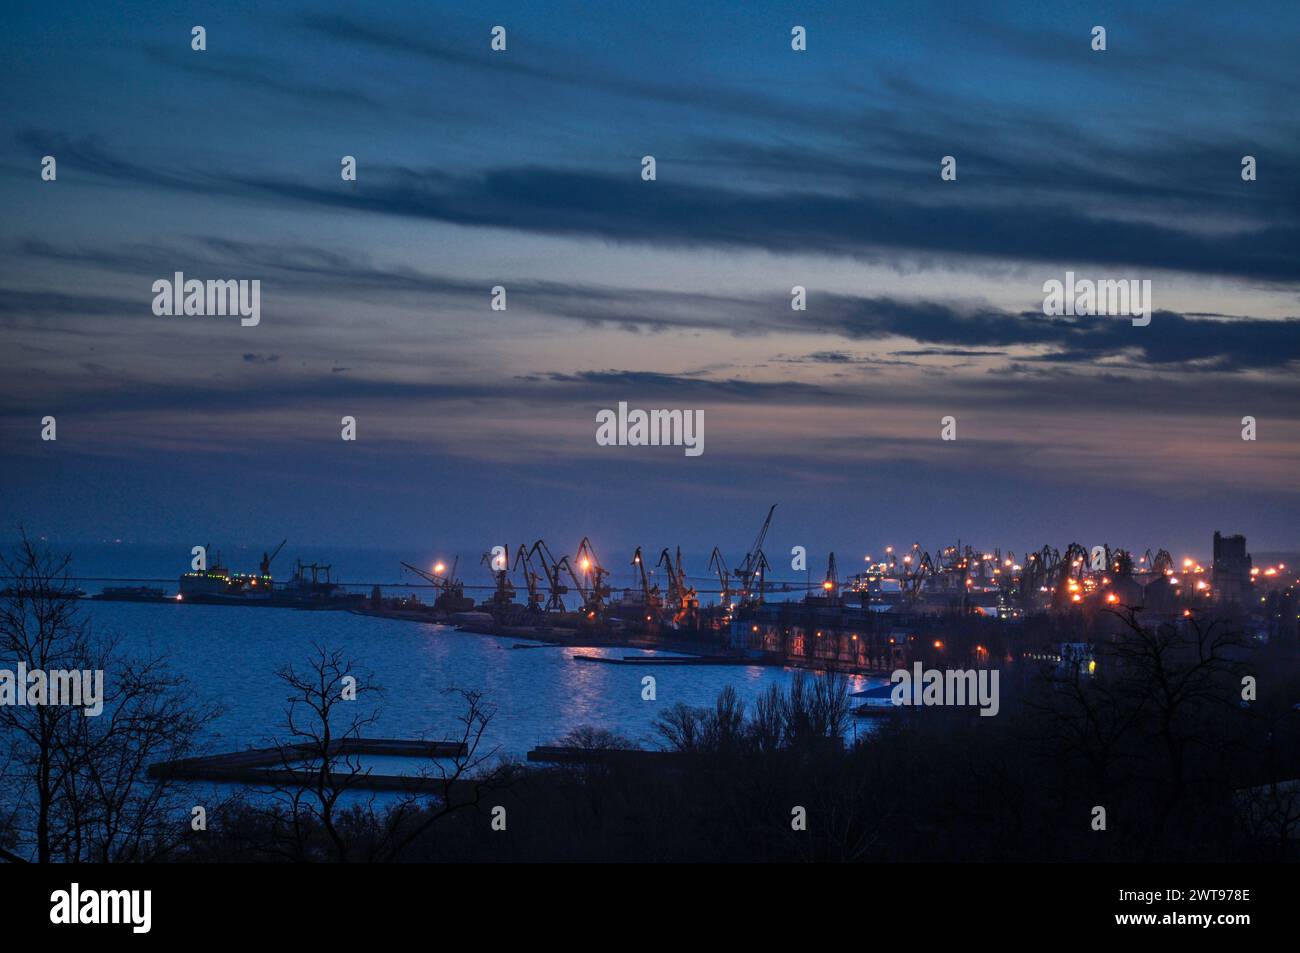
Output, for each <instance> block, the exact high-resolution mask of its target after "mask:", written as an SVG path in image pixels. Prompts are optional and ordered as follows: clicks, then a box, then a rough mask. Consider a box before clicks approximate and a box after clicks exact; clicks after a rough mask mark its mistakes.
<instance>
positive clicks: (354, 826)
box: [257, 645, 499, 863]
mask: <svg viewBox="0 0 1300 953" xmlns="http://www.w3.org/2000/svg"><path fill="white" fill-rule="evenodd" d="M313 649H314V654H313V655H312V656H311V658H310V659H309V660H308V663H307V666H306V668H305V669H303V670H299V669H296V668H294V667H293V666H287V667H285V668H283V669H281V670H280V671H279V672H277V673H276V674H277V675H278V677H279V678H280V679H281V681H283V682H284V683H285V684H286V685H288V686H289V688H290V689H291V694H290V696H289V707H288V709H287V711H286V727H287V730H288V734H287V738H285V739H284V740H282V741H281V742H279V743H278V744H277V748H278V751H279V759H280V768H281V770H279V771H276V772H275V773H274V776H275V782H274V783H273V784H272V785H270V788H271V790H272V791H273V792H274V793H275V794H276V795H277V801H276V803H275V805H274V808H273V809H272V810H270V811H266V810H262V811H260V813H261V815H262V816H263V817H264V818H266V819H268V820H270V821H271V828H272V830H273V831H274V830H277V829H278V830H280V832H281V836H280V837H279V838H278V841H279V843H275V842H272V843H264V844H259V845H257V846H258V848H259V849H260V850H262V851H263V852H270V853H277V854H280V855H282V856H286V857H291V858H293V859H311V858H312V857H313V856H314V854H313V849H312V846H311V844H312V841H313V836H314V834H315V832H316V829H317V828H319V829H320V830H321V831H323V833H324V836H325V838H326V840H327V841H328V843H329V845H330V850H331V852H332V854H333V857H334V859H335V860H336V861H338V862H340V863H348V862H350V861H358V860H359V861H392V860H396V859H398V858H399V857H400V855H401V854H402V853H403V852H404V851H405V850H407V849H408V848H409V847H410V846H411V845H412V844H413V843H415V842H416V841H417V840H419V839H420V838H422V837H424V836H425V835H426V834H427V833H428V832H429V830H430V829H432V828H433V827H434V826H435V825H436V824H437V823H438V822H439V821H441V820H442V819H443V818H445V817H447V816H448V815H450V814H452V813H454V812H456V811H460V810H462V809H465V808H470V807H474V806H476V805H477V804H478V803H479V802H480V799H481V797H482V794H483V792H484V791H485V790H487V789H488V788H490V787H492V786H493V784H494V781H496V780H499V778H498V776H497V775H495V774H492V773H490V772H485V771H484V768H485V767H486V766H487V764H488V763H489V761H490V760H491V759H492V758H494V757H495V755H496V753H497V752H496V749H495V748H493V749H491V750H485V748H484V746H483V735H484V732H485V731H486V730H487V727H488V725H489V723H490V722H491V720H492V717H493V715H494V713H495V712H494V709H492V707H491V706H489V705H488V704H487V703H486V701H485V700H484V697H483V695H482V693H481V692H477V691H465V690H457V689H453V690H450V692H451V693H453V694H456V695H458V696H459V697H460V698H461V700H462V701H463V702H464V709H463V711H462V712H461V714H460V715H459V716H458V717H457V724H458V730H457V732H456V736H455V737H453V738H450V739H446V740H447V741H450V742H452V743H453V745H454V746H455V748H456V751H457V753H455V754H452V755H449V756H445V757H441V756H436V755H433V754H431V755H430V757H429V759H428V762H427V763H426V764H425V765H424V766H423V767H422V768H421V769H420V770H419V771H418V772H417V773H416V774H415V775H413V776H412V778H411V782H412V783H411V790H409V791H403V792H398V793H396V794H393V795H391V796H388V797H385V798H383V799H379V798H376V797H375V796H374V795H373V794H372V795H366V796H362V793H361V792H362V791H364V790H366V788H367V785H366V778H367V776H368V775H369V774H370V769H369V768H367V767H365V766H364V765H363V763H362V761H361V758H360V757H359V756H358V755H356V754H355V753H354V747H355V746H354V745H353V744H352V742H356V741H359V740H361V739H363V738H364V736H365V730H366V729H367V728H369V727H370V726H372V725H374V724H375V723H376V722H377V720H378V718H379V709H378V708H377V707H373V706H366V705H364V704H363V705H362V706H361V707H359V708H358V707H354V706H355V705H356V703H357V702H365V701H366V700H367V699H369V698H372V697H374V696H379V695H382V693H383V690H382V689H381V688H380V687H379V686H378V685H376V684H375V683H374V682H373V681H372V680H371V679H370V677H369V676H368V675H365V674H360V673H357V672H355V671H354V667H353V663H352V661H350V660H348V659H346V658H345V657H344V655H343V653H342V652H340V651H338V650H330V649H327V648H325V647H323V646H320V645H313ZM285 824H287V830H285V829H284V826H285Z"/></svg>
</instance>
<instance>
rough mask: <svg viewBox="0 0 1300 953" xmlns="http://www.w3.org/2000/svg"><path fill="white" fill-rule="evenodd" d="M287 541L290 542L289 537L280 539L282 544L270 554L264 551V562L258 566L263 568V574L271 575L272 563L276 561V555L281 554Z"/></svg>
mask: <svg viewBox="0 0 1300 953" xmlns="http://www.w3.org/2000/svg"><path fill="white" fill-rule="evenodd" d="M287 542H289V540H288V538H287V537H286V538H285V539H282V540H280V545H279V546H277V547H275V549H274V550H272V551H271V555H269V556H268V555H267V554H266V552H265V551H263V552H262V562H261V564H260V565H259V567H258V568H259V569H261V571H262V575H263V576H269V575H271V563H273V562H275V557H276V556H279V555H280V550H282V549H284V544H285V543H287Z"/></svg>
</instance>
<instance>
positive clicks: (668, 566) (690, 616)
mask: <svg viewBox="0 0 1300 953" xmlns="http://www.w3.org/2000/svg"><path fill="white" fill-rule="evenodd" d="M657 565H659V566H663V567H664V569H665V570H666V571H667V573H668V601H669V602H670V603H671V604H672V606H673V609H674V611H673V622H675V623H677V624H678V625H682V624H693V623H694V621H695V620H696V619H697V618H698V617H699V612H700V597H699V593H697V592H696V591H695V587H694V586H691V585H688V584H687V582H686V570H685V569H684V568H683V567H682V548H681V547H680V546H678V547H677V561H676V563H674V562H673V559H672V557H671V556H670V555H669V554H668V547H666V546H665V547H664V551H663V552H662V553H660V554H659V562H658V563H657Z"/></svg>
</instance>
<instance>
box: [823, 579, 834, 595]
mask: <svg viewBox="0 0 1300 953" xmlns="http://www.w3.org/2000/svg"><path fill="white" fill-rule="evenodd" d="M822 588H823V589H825V590H827V591H828V592H829V591H830V590H831V589H834V588H835V584H834V583H833V582H831V581H830V580H829V579H827V580H826V581H825V582H824V583H822Z"/></svg>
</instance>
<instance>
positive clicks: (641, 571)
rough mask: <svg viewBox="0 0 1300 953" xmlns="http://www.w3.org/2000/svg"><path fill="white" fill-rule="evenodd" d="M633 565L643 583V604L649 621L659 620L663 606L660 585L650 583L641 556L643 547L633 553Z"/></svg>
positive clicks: (646, 618) (641, 583)
mask: <svg viewBox="0 0 1300 953" xmlns="http://www.w3.org/2000/svg"><path fill="white" fill-rule="evenodd" d="M632 565H633V566H635V567H636V568H637V575H638V581H639V583H640V585H641V605H642V608H644V609H645V613H646V617H645V620H646V621H647V622H655V621H658V618H659V610H660V608H661V607H662V601H661V599H660V593H659V587H658V586H657V585H655V586H651V585H650V577H649V575H647V573H646V571H645V560H644V559H643V558H642V557H641V547H640V546H638V547H637V548H636V552H635V553H633V554H632Z"/></svg>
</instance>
